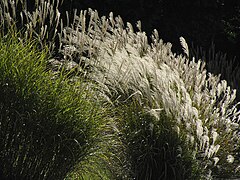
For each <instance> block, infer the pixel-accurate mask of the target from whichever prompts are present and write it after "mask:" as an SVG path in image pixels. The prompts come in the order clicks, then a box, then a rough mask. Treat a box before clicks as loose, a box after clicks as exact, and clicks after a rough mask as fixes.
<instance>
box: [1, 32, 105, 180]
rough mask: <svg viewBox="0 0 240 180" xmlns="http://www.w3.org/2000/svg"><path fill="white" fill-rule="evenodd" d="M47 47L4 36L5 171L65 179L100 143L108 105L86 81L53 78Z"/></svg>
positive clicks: (10, 176) (13, 174)
mask: <svg viewBox="0 0 240 180" xmlns="http://www.w3.org/2000/svg"><path fill="white" fill-rule="evenodd" d="M46 58H47V57H46V52H38V51H37V49H36V46H35V43H34V42H27V41H26V42H25V43H22V42H20V41H19V39H18V37H17V35H16V34H14V35H12V34H7V35H6V36H4V37H1V38H0V93H1V96H0V139H1V141H0V177H1V179H63V178H64V177H65V176H66V175H67V174H68V173H69V172H70V171H72V170H73V169H74V167H75V166H76V165H77V164H79V163H80V162H82V161H84V160H86V157H87V156H88V155H89V154H90V153H91V152H92V151H93V149H95V148H96V147H95V145H96V142H97V141H98V140H99V134H100V133H102V129H103V122H104V120H105V118H104V117H103V116H104V114H105V113H104V108H102V107H100V103H99V101H97V98H96V97H95V95H94V94H93V92H92V91H91V90H90V88H89V87H88V86H87V85H86V84H85V83H83V82H81V81H78V82H70V80H69V79H67V78H66V76H64V75H61V74H63V73H60V75H59V77H57V78H56V77H55V78H53V74H52V73H51V71H48V70H46V69H47V64H46V62H47V61H46Z"/></svg>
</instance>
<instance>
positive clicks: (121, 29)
mask: <svg viewBox="0 0 240 180" xmlns="http://www.w3.org/2000/svg"><path fill="white" fill-rule="evenodd" d="M137 28H138V31H137V32H135V31H134V28H133V27H132V25H131V24H130V23H127V24H126V26H125V24H124V22H123V21H122V19H121V18H120V17H119V16H118V17H116V18H114V17H113V14H112V13H110V14H109V17H108V18H107V17H101V18H99V17H98V13H97V11H93V10H91V9H90V10H88V11H81V12H80V14H79V15H77V13H76V14H75V16H74V23H73V24H72V26H71V27H66V28H64V30H63V31H62V40H63V41H62V42H63V46H62V48H61V50H60V51H61V53H63V54H64V55H66V56H65V57H67V56H71V55H74V54H76V53H77V54H78V56H79V58H80V61H84V62H85V64H87V65H88V66H90V67H91V69H90V71H89V78H91V79H92V80H94V81H95V82H96V83H98V85H99V86H100V88H99V90H100V91H102V95H103V96H105V97H106V98H107V99H108V100H109V101H110V102H111V103H113V104H114V105H115V106H118V105H119V104H124V103H125V102H126V103H127V102H129V101H131V102H137V103H138V104H139V105H140V106H141V107H142V109H141V112H140V113H142V111H143V112H144V113H146V114H149V115H150V116H151V117H152V118H154V119H155V121H162V119H161V117H162V114H165V115H166V117H167V119H169V121H171V129H170V130H171V131H172V133H177V134H178V138H179V139H181V140H182V141H183V142H185V144H186V145H187V150H188V151H189V152H190V154H191V159H192V160H194V161H195V162H196V163H197V165H198V167H200V168H201V169H202V172H203V174H202V176H201V178H208V179H209V178H211V177H231V176H234V177H236V176H239V167H240V166H239V165H240V164H239V157H238V151H239V146H238V144H239V132H238V131H239V130H238V127H239V119H240V115H239V114H240V112H239V111H238V110H237V105H238V104H234V103H233V102H234V99H235V97H236V90H233V89H231V88H230V87H229V86H228V85H227V82H226V81H225V80H222V81H221V80H220V78H219V76H215V75H213V74H212V73H210V72H207V71H206V69H205V63H204V62H203V61H201V60H198V61H196V60H195V59H194V58H192V59H189V58H188V47H187V43H186V42H185V40H184V38H180V41H181V44H182V46H183V48H184V53H185V54H186V55H184V56H183V55H179V56H177V55H175V54H173V53H172V51H171V44H170V43H163V41H162V40H161V39H160V38H159V36H158V32H157V31H156V30H154V32H153V34H152V42H151V43H149V42H148V39H147V36H146V35H145V33H144V32H142V31H141V23H140V22H138V23H137ZM149 127H151V126H150V125H149ZM179 155H180V156H181V152H179ZM156 163H161V162H156ZM153 173H154V172H153ZM149 179H150V178H149Z"/></svg>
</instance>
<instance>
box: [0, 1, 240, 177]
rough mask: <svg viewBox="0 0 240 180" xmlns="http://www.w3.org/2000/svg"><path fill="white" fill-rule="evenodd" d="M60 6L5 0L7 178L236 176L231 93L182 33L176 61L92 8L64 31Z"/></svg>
mask: <svg viewBox="0 0 240 180" xmlns="http://www.w3.org/2000/svg"><path fill="white" fill-rule="evenodd" d="M11 2H12V1H11ZM18 3H19V4H20V5H21V6H19V7H21V8H22V9H21V10H22V11H20V16H19V17H18V16H17V14H16V8H17V6H15V5H17V4H18ZM59 5H61V3H60V2H59V1H53V2H52V1H36V2H35V6H34V7H35V9H34V8H33V9H34V10H33V11H32V12H27V11H24V10H27V9H26V1H16V2H15V3H10V4H9V3H8V2H7V1H3V2H2V3H1V8H2V11H1V12H0V17H1V25H2V27H3V30H2V32H1V34H2V35H1V39H0V60H1V61H0V73H1V76H0V92H1V94H2V96H1V99H0V113H1V116H0V130H1V131H0V137H1V139H2V141H1V142H0V143H1V144H0V175H1V176H2V178H21V179H23V178H25V179H34V178H37V179H38V178H41V179H134V178H135V179H139V180H141V179H143V180H147V179H148V180H152V179H175V178H178V179H209V178H231V177H234V178H236V177H240V172H239V166H240V164H239V156H238V153H239V140H240V136H239V130H238V129H239V119H240V111H238V103H236V102H235V98H236V90H233V89H231V88H230V87H229V86H228V83H227V81H225V80H220V77H219V76H216V75H213V74H212V73H211V72H208V71H207V70H206V67H205V62H203V61H201V60H195V58H191V59H190V57H191V55H190V54H189V52H191V51H190V50H189V49H188V45H187V42H186V40H185V39H184V38H183V37H180V43H181V45H182V46H183V53H184V55H179V56H177V55H175V54H174V53H172V51H171V46H172V45H171V44H170V43H164V42H163V41H162V40H161V39H160V38H159V35H158V32H157V31H156V30H154V31H153V34H152V40H151V42H150V43H149V42H148V38H147V36H146V35H145V33H144V32H142V31H141V23H140V22H138V23H137V28H138V31H137V32H135V31H134V30H133V29H134V28H133V27H132V25H131V24H130V23H124V22H123V20H122V19H121V18H120V17H119V16H118V17H114V16H113V13H110V14H109V17H99V16H98V12H97V11H94V10H91V9H89V10H86V11H80V12H78V11H74V13H73V14H74V17H73V19H72V20H70V19H68V18H67V24H66V25H65V24H63V21H62V19H61V18H62V15H61V14H60V13H59V11H58V7H59ZM10 9H11V11H10ZM68 16H69V14H68V12H67V13H66V17H68ZM17 20H19V21H17ZM47 20H50V21H47ZM16 32H18V34H16ZM39 47H40V49H41V51H39V50H37V49H38V48H39ZM55 55H58V57H62V59H59V60H57V58H56V57H55ZM50 58H51V60H50ZM50 64H51V65H53V64H54V69H53V68H52V67H53V66H50ZM69 64H71V65H73V66H69ZM69 67H71V68H69ZM30 172H31V173H30Z"/></svg>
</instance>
